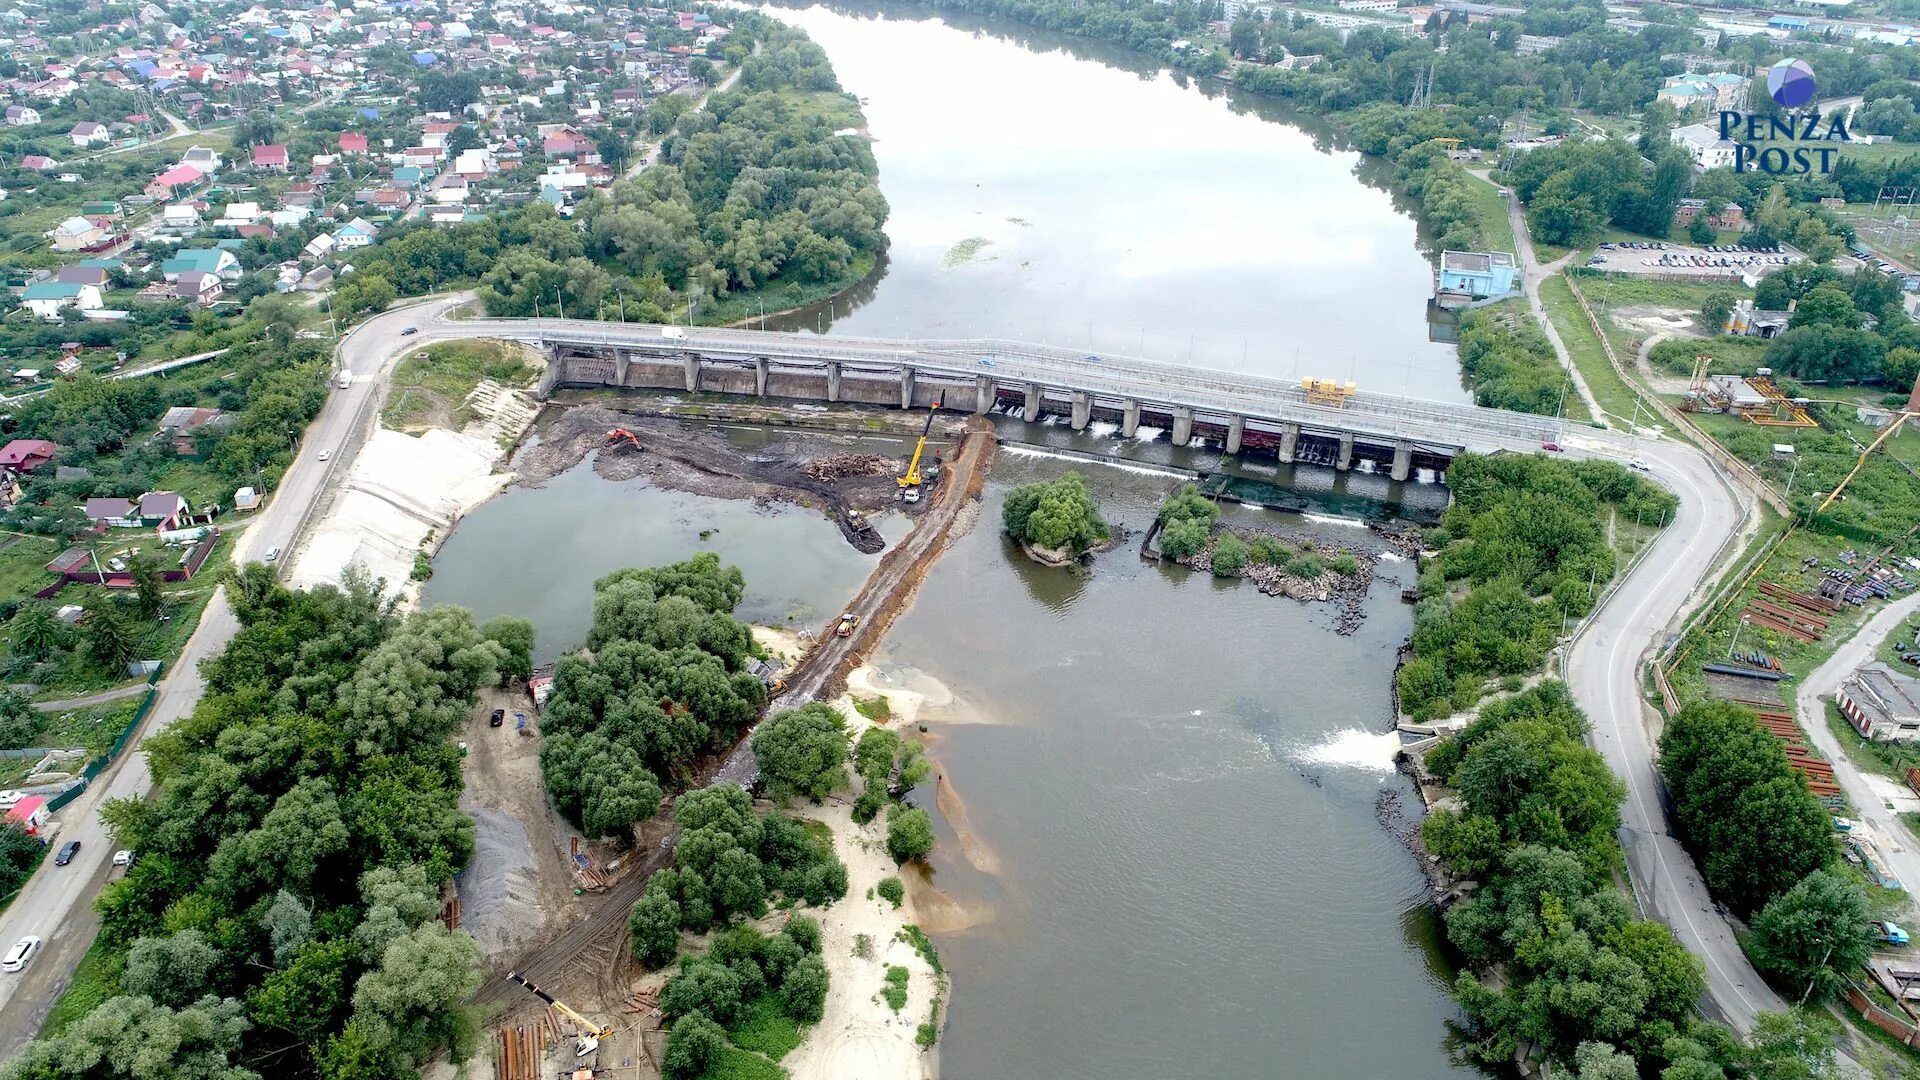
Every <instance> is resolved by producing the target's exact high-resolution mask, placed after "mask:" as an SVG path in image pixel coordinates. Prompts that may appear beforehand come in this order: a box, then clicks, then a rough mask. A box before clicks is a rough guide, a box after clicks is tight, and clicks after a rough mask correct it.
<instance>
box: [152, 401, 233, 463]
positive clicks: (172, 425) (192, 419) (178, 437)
mask: <svg viewBox="0 0 1920 1080" xmlns="http://www.w3.org/2000/svg"><path fill="white" fill-rule="evenodd" d="M226 422H227V421H226V417H225V414H223V413H222V412H221V411H220V410H219V409H199V408H194V407H193V406H191V405H176V406H174V407H173V408H171V409H168V410H167V411H166V415H164V416H162V417H161V418H160V435H161V437H163V438H168V439H172V440H173V452H174V453H176V454H191V453H193V450H194V443H193V433H194V432H195V431H198V430H200V429H201V428H204V427H221V426H224V425H225V424H226Z"/></svg>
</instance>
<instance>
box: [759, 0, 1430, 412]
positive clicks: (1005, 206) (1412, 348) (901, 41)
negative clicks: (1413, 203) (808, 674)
mask: <svg viewBox="0 0 1920 1080" xmlns="http://www.w3.org/2000/svg"><path fill="white" fill-rule="evenodd" d="M772 10H773V14H775V15H776V16H778V17H780V18H783V19H788V20H790V21H792V22H794V23H797V24H798V25H800V26H802V27H804V28H805V29H806V31H807V32H808V34H810V35H811V36H812V37H813V39H814V40H815V41H817V42H818V43H819V44H820V45H821V46H822V47H823V48H825V49H826V51H827V53H828V56H829V57H830V58H831V60H832V61H833V65H834V69H835V70H836V71H837V72H838V73H839V76H840V81H841V84H842V85H844V86H845V87H846V88H847V89H848V90H849V91H850V92H852V93H854V94H856V95H858V96H859V97H860V98H861V99H862V101H863V103H864V107H865V112H866V116H867V119H868V127H869V130H870V131H871V133H872V135H873V138H874V144H873V150H874V154H875V157H876V158H877V160H878V162H879V165H880V187H881V190H882V191H883V192H884V193H885V194H886V196H887V200H888V202H889V203H890V204H891V206H892V216H891V218H890V219H889V220H888V222H887V236H888V239H889V242H890V247H889V250H888V260H887V264H886V266H885V268H884V272H883V274H882V276H880V277H879V279H878V280H877V282H873V283H871V284H869V285H866V286H863V287H860V288H857V289H855V290H854V291H853V292H852V293H851V294H850V295H848V296H846V297H842V298H841V299H839V300H837V301H835V302H834V303H833V304H831V305H822V307H821V309H820V310H818V311H812V310H810V311H807V312H804V313H801V314H799V315H797V316H795V317H793V318H791V319H789V320H786V321H785V322H784V325H786V326H789V327H794V328H804V329H810V330H827V329H831V330H833V331H837V332H840V333H850V334H866V335H881V336H890V335H898V336H906V337H959V336H969V337H971V336H992V337H1012V338H1023V339H1028V340H1035V341H1046V342H1050V343H1053V344H1056V345H1064V346H1067V347H1070V348H1076V349H1086V350H1088V351H1090V352H1096V353H1097V352H1102V351H1106V352H1116V353H1127V354H1133V355H1140V356H1146V357H1152V358H1156V359H1163V360H1168V361H1175V362H1182V363H1191V364H1194V365H1197V366H1203V367H1212V368H1221V369H1228V370H1236V369H1238V370H1246V371H1250V372H1255V373H1259V374H1264V375H1273V376H1287V375H1294V376H1302V375H1314V376H1320V377H1334V378H1339V379H1353V380H1355V381H1356V382H1358V383H1359V384H1360V385H1361V386H1363V387H1365V388H1367V389H1371V390H1380V391H1384V392H1389V393H1404V394H1408V395H1410V396H1413V397H1421V398H1433V399H1442V400H1451V401H1460V400H1465V397H1466V395H1465V393H1464V391H1462V389H1461V387H1460V377H1459V372H1458V365H1457V362H1456V359H1455V355H1454V350H1453V348H1452V347H1451V346H1449V345H1444V344H1436V343H1434V342H1432V341H1430V340H1429V335H1428V329H1427V321H1426V310H1427V300H1428V297H1429V296H1430V295H1431V292H1432V269H1431V264H1430V262H1429V261H1428V259H1427V257H1426V256H1424V255H1423V254H1422V253H1421V252H1420V250H1419V249H1418V245H1417V241H1418V235H1417V229H1416V226H1415V223H1414V219H1413V217H1412V214H1411V212H1410V211H1409V209H1408V207H1407V206H1405V205H1404V204H1403V203H1399V202H1397V201H1396V199H1395V197H1394V196H1393V195H1392V194H1391V193H1390V192H1389V191H1388V190H1387V189H1386V185H1385V183H1384V177H1383V176H1382V175H1381V173H1380V163H1378V162H1367V161H1364V160H1363V159H1362V158H1361V156H1360V155H1359V154H1358V153H1357V152H1355V151H1353V150H1350V149H1345V148H1343V147H1342V145H1341V144H1340V142H1339V140H1338V139H1337V138H1336V137H1335V136H1333V135H1332V134H1331V133H1330V132H1328V131H1326V130H1325V129H1324V128H1323V127H1320V126H1318V125H1317V124H1316V123H1315V122H1313V121H1311V120H1306V119H1303V118H1300V117H1297V116H1294V115H1292V114H1289V113H1287V112H1285V111H1284V110H1283V109H1282V108H1281V107H1280V106H1279V105H1277V104H1276V103H1275V102H1274V101H1273V100H1272V99H1265V98H1258V97H1254V96H1251V95H1244V94H1236V93H1234V92H1231V91H1228V90H1225V89H1223V88H1221V87H1220V86H1219V84H1216V83H1202V84H1197V85H1196V84H1190V83H1188V82H1187V81H1186V80H1184V79H1176V77H1175V76H1173V75H1171V74H1169V73H1166V72H1163V71H1160V70H1159V69H1157V68H1153V67H1143V66H1141V61H1140V59H1139V58H1138V57H1136V56H1132V55H1130V54H1128V53H1126V52H1124V51H1121V50H1117V49H1112V48H1106V47H1103V46H1101V45H1098V44H1094V43H1089V42H1085V41H1080V40H1077V39H1073V38H1068V37H1065V36H1060V35H1050V34H1046V33H1040V32H1034V31H1030V30H1025V29H1021V28H1017V27H1014V26H1011V25H1007V24H1001V23H995V22H991V21H983V22H978V23H968V22H964V21H944V20H938V19H932V18H929V17H927V16H925V15H924V14H921V15H917V16H916V15H913V14H909V13H910V12H911V11H912V9H911V8H907V9H904V11H901V10H900V9H896V13H894V14H889V15H885V16H878V15H871V14H865V15H863V14H854V13H851V11H852V9H846V8H842V7H840V6H838V5H836V6H835V8H834V10H828V9H826V8H821V7H812V8H804V9H789V8H776V9H772ZM849 309H851V310H849ZM772 323H773V320H770V321H769V325H772Z"/></svg>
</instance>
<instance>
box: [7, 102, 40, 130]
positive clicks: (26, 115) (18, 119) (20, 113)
mask: <svg viewBox="0 0 1920 1080" xmlns="http://www.w3.org/2000/svg"><path fill="white" fill-rule="evenodd" d="M39 122H40V110H39V109H36V108H34V107H33V106H31V105H9V106H7V126H8V127H31V126H32V125H34V124H37V123H39Z"/></svg>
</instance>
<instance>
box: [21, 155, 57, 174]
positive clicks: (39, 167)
mask: <svg viewBox="0 0 1920 1080" xmlns="http://www.w3.org/2000/svg"><path fill="white" fill-rule="evenodd" d="M20 167H21V168H23V169H30V170H32V171H34V172H46V171H47V170H48V169H57V168H59V167H60V163H59V162H57V161H55V160H53V159H52V158H50V157H48V156H47V155H45V154H28V155H27V156H25V157H23V158H21V159H20Z"/></svg>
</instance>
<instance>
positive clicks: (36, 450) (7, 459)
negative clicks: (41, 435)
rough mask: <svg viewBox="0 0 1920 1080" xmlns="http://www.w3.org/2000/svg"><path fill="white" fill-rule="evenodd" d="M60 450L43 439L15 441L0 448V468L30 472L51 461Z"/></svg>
mask: <svg viewBox="0 0 1920 1080" xmlns="http://www.w3.org/2000/svg"><path fill="white" fill-rule="evenodd" d="M59 452H60V448H59V447H57V446H55V445H53V444H52V443H50V442H48V441H47V440H45V439H15V440H13V441H12V442H10V443H8V444H7V445H5V446H0V466H4V467H6V468H9V469H13V470H14V471H16V472H32V471H33V470H35V469H37V468H39V467H40V466H42V465H45V464H46V463H47V462H49V461H52V460H53V455H55V454H57V453H59Z"/></svg>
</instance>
